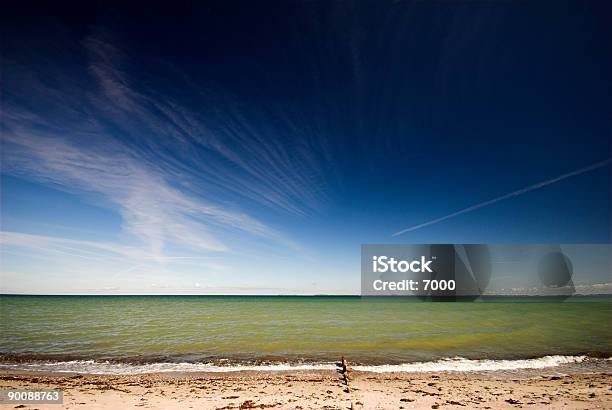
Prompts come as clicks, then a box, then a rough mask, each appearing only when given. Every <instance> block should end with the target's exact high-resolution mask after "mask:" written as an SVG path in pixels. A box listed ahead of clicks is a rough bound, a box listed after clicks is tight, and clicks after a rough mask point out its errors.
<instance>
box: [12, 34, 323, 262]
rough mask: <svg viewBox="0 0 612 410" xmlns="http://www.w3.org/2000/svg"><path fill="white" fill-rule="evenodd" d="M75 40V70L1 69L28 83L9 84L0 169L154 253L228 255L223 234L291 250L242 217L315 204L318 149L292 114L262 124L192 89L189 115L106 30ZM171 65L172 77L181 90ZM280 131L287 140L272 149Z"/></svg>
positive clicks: (319, 195) (319, 196)
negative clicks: (82, 205) (109, 215)
mask: <svg viewBox="0 0 612 410" xmlns="http://www.w3.org/2000/svg"><path fill="white" fill-rule="evenodd" d="M80 47H81V49H82V51H83V54H84V55H85V56H86V62H85V64H84V65H82V66H78V67H77V68H76V69H77V70H81V71H80V72H79V73H78V75H77V73H74V72H71V73H70V74H66V73H64V72H63V71H62V70H56V69H54V68H53V67H52V68H50V70H51V71H50V73H49V72H38V71H35V70H31V69H29V67H26V66H24V65H23V64H20V63H19V61H11V62H10V63H8V64H7V71H8V73H9V76H10V77H11V80H15V81H11V83H13V84H20V85H23V84H24V83H25V82H27V86H28V90H29V95H24V94H22V93H21V91H23V90H19V89H17V88H11V89H9V92H8V95H9V98H7V100H6V104H5V110H4V113H3V116H4V123H3V131H4V132H3V136H2V144H3V149H4V151H5V152H4V155H3V157H4V158H3V168H2V172H4V173H7V174H12V175H18V176H21V177H25V178H28V179H33V180H37V181H42V182H44V183H50V184H53V185H54V186H56V187H60V188H61V189H65V190H69V191H73V192H78V193H83V194H86V195H88V196H90V197H92V198H95V200H96V201H98V202H99V203H101V204H105V205H107V206H108V207H110V208H112V209H114V210H116V211H117V212H118V213H119V214H120V215H121V217H122V227H123V231H124V233H125V234H126V236H127V239H128V240H136V241H138V242H139V243H140V244H141V245H142V246H143V247H144V249H145V250H146V252H147V253H149V254H151V255H155V257H156V258H158V259H159V260H163V259H164V257H165V256H166V255H165V249H166V248H168V247H169V246H170V245H172V246H174V245H178V246H179V247H183V248H185V249H189V250H200V251H213V252H216V251H227V250H228V246H227V244H226V242H225V241H224V235H225V233H228V232H229V233H230V234H231V232H232V231H234V232H237V233H238V234H239V233H240V232H242V233H243V234H244V233H246V234H247V236H251V237H254V238H264V239H266V240H269V241H271V242H275V243H282V244H284V245H285V246H289V247H291V248H294V249H295V248H297V247H298V246H297V245H296V244H295V243H294V242H293V241H291V240H290V239H288V238H287V237H286V236H285V235H283V234H281V233H280V232H278V231H277V230H275V229H274V228H272V227H270V226H268V225H267V224H265V223H263V222H261V220H260V219H259V218H255V217H253V216H250V215H249V213H250V211H251V210H252V209H254V208H255V209H257V208H258V207H259V208H260V209H265V208H270V209H271V210H274V211H278V210H281V211H283V212H286V213H288V214H297V215H304V214H306V213H308V212H310V211H311V210H313V209H316V208H317V207H319V206H320V204H321V203H322V201H324V195H323V192H324V189H323V188H322V186H323V183H322V180H323V178H322V171H321V169H320V162H319V160H320V158H319V157H318V154H317V152H318V148H317V144H316V143H315V142H314V140H312V139H309V138H306V137H305V136H304V135H301V134H300V131H299V130H298V129H299V127H297V126H296V125H295V124H294V123H292V119H291V117H290V116H288V115H286V114H282V113H281V114H279V116H278V118H272V121H271V123H274V124H275V126H274V127H268V128H266V127H262V126H261V124H255V123H253V120H252V118H251V116H250V114H249V112H245V111H244V110H243V109H241V107H239V106H238V105H237V104H236V103H234V102H233V101H232V99H231V97H227V96H224V97H223V100H224V102H223V104H225V105H224V106H222V107H221V109H219V108H218V107H217V108H214V109H212V108H210V106H208V105H207V103H210V102H211V99H215V98H220V97H219V95H215V96H211V95H203V94H202V93H203V91H201V90H200V91H197V92H196V93H195V94H196V95H201V96H202V107H203V109H202V111H201V112H194V111H193V110H192V109H189V108H187V107H186V106H185V105H183V104H181V101H180V99H179V98H177V97H176V96H174V95H173V94H172V93H168V94H164V92H163V90H151V89H147V88H146V87H143V86H142V83H143V82H146V79H147V74H145V73H142V72H139V71H138V66H137V65H136V64H135V63H134V62H133V61H131V60H130V58H129V57H128V53H127V52H125V51H124V50H122V49H120V48H118V47H116V46H115V45H113V44H112V42H111V41H109V40H108V39H106V38H105V37H104V36H102V35H92V36H89V37H87V38H86V39H85V40H84V41H83V42H82V43H81V44H80ZM59 57H62V56H59ZM59 57H58V58H59ZM60 60H61V59H60ZM72 68H73V69H74V67H72ZM171 72H172V73H174V75H175V77H172V78H170V79H169V82H170V83H172V82H174V81H177V82H180V86H187V85H188V84H187V83H188V82H189V79H188V77H187V76H185V75H183V74H182V73H180V72H178V71H172V70H171ZM45 75H47V76H49V75H51V77H53V78H54V80H55V81H51V82H49V81H45V80H43V77H44V76H45ZM71 75H72V76H73V77H74V79H75V80H73V79H72V78H71ZM36 96H39V97H40V98H36ZM196 105H197V104H196ZM192 106H193V104H192ZM247 111H248V110H247ZM279 130H283V131H284V132H294V133H296V136H295V138H294V139H293V140H292V141H291V143H290V144H284V145H280V144H277V141H278V140H277V139H275V135H274V133H278V132H279ZM267 131H269V132H270V134H269V135H268V134H266V132H267ZM245 207H246V208H248V209H249V210H248V211H245V210H243V209H242V208H245Z"/></svg>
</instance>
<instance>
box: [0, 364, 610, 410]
mask: <svg viewBox="0 0 612 410" xmlns="http://www.w3.org/2000/svg"><path fill="white" fill-rule="evenodd" d="M351 375H352V380H351V381H350V383H349V385H350V390H349V391H347V390H346V386H344V384H343V383H341V382H340V381H339V379H338V377H337V375H336V374H335V373H334V372H331V371H316V372H290V373H289V372H242V373H224V374H219V373H207V374H148V375H133V376H94V375H83V376H81V375H75V376H65V375H63V376H62V375H59V376H58V375H32V374H31V375H24V374H13V375H6V374H5V375H2V376H0V386H1V387H3V388H7V387H10V388H28V389H36V388H58V389H62V390H63V391H64V397H65V398H64V405H63V406H59V405H27V406H25V407H18V408H31V409H34V408H36V409H58V408H67V409H75V408H88V409H89V408H91V409H121V408H133V407H138V408H155V409H179V408H180V409H189V408H193V409H241V408H273V409H350V408H351V404H352V406H353V407H354V408H355V409H402V408H404V409H412V408H426V409H431V408H441V409H453V408H455V409H457V408H462V409H467V408H483V409H498V408H519V407H522V408H559V409H560V408H563V409H566V408H570V409H593V408H612V387H611V386H612V374H587V375H571V376H564V377H551V376H540V377H535V378H529V379H524V380H519V379H511V378H502V377H498V376H495V375H490V374H489V375H487V374H473V373H472V374H470V373H464V374H459V373H438V374H432V373H420V374H409V373H402V374H400V373H397V374H394V373H388V374H373V373H352V374H351ZM0 407H2V408H15V407H16V405H3V406H0Z"/></svg>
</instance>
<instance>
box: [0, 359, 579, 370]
mask: <svg viewBox="0 0 612 410" xmlns="http://www.w3.org/2000/svg"><path fill="white" fill-rule="evenodd" d="M585 359H586V356H545V357H541V358H536V359H524V360H470V359H465V358H462V357H454V358H448V359H441V360H436V361H431V362H415V363H405V364H394V365H374V366H365V365H355V366H351V367H352V369H353V370H354V371H359V372H374V373H392V372H410V373H421V372H475V371H500V370H522V369H543V368H551V367H557V366H561V365H564V364H572V363H582V362H583V361H584V360H585ZM0 370H6V371H9V370H12V371H17V372H19V371H28V372H49V373H84V374H108V375H125V374H144V373H167V372H176V373H191V372H214V373H222V372H241V371H272V372H276V371H320V370H328V371H330V370H332V371H333V370H335V364H334V363H309V364H291V363H277V364H266V365H219V364H213V363H149V364H130V363H114V362H108V361H95V360H71V361H57V362H50V361H44V362H40V361H34V362H20V363H14V362H13V363H0Z"/></svg>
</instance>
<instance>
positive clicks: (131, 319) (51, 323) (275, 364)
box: [0, 295, 612, 373]
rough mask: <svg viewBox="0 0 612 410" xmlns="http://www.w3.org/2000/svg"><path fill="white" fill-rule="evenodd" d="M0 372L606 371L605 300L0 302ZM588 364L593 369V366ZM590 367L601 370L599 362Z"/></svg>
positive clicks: (608, 324)
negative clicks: (571, 367) (342, 362)
mask: <svg viewBox="0 0 612 410" xmlns="http://www.w3.org/2000/svg"><path fill="white" fill-rule="evenodd" d="M0 330H1V332H0V355H1V358H0V369H2V368H11V369H26V370H28V369H29V370H55V371H76V372H92V373H126V372H127V373H129V372H133V373H138V372H147V371H191V370H193V371H224V370H230V369H246V370H257V369H270V370H284V369H302V368H303V369H316V368H328V367H329V365H330V363H333V362H334V361H336V360H337V359H338V358H340V357H341V356H345V357H346V358H347V359H348V360H349V361H350V363H351V364H352V365H353V366H354V367H355V368H356V369H357V370H359V369H362V370H371V371H398V370H403V371H429V370H448V371H454V370H457V371H461V370H495V369H515V368H516V369H518V368H540V367H553V366H558V365H563V364H566V363H580V362H584V361H585V360H590V359H588V357H599V358H600V359H597V360H600V361H601V360H602V359H601V358H603V363H605V365H606V366H608V368H609V365H610V364H611V363H612V361H610V360H606V358H608V357H610V356H612V299H611V298H610V297H605V296H604V297H581V298H574V299H573V300H572V301H566V302H558V301H551V300H550V299H546V298H494V299H491V300H489V301H486V302H417V301H414V300H411V299H362V298H360V297H350V296H348V297H343V296H313V297H299V296H295V297H294V296H7V295H4V296H0ZM593 360H596V359H593ZM599 365H600V366H601V363H600V364H599Z"/></svg>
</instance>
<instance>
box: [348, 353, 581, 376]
mask: <svg viewBox="0 0 612 410" xmlns="http://www.w3.org/2000/svg"><path fill="white" fill-rule="evenodd" d="M584 359H586V356H544V357H540V358H537V359H525V360H486V359H485V360H469V359H464V358H462V357H454V358H452V359H442V360H437V361H435V362H417V363H406V364H397V365H381V366H353V369H354V370H358V371H364V372H375V373H389V372H478V371H494V370H520V369H544V368H547V367H556V366H559V365H562V364H568V363H580V362H582V361H583V360H584Z"/></svg>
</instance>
